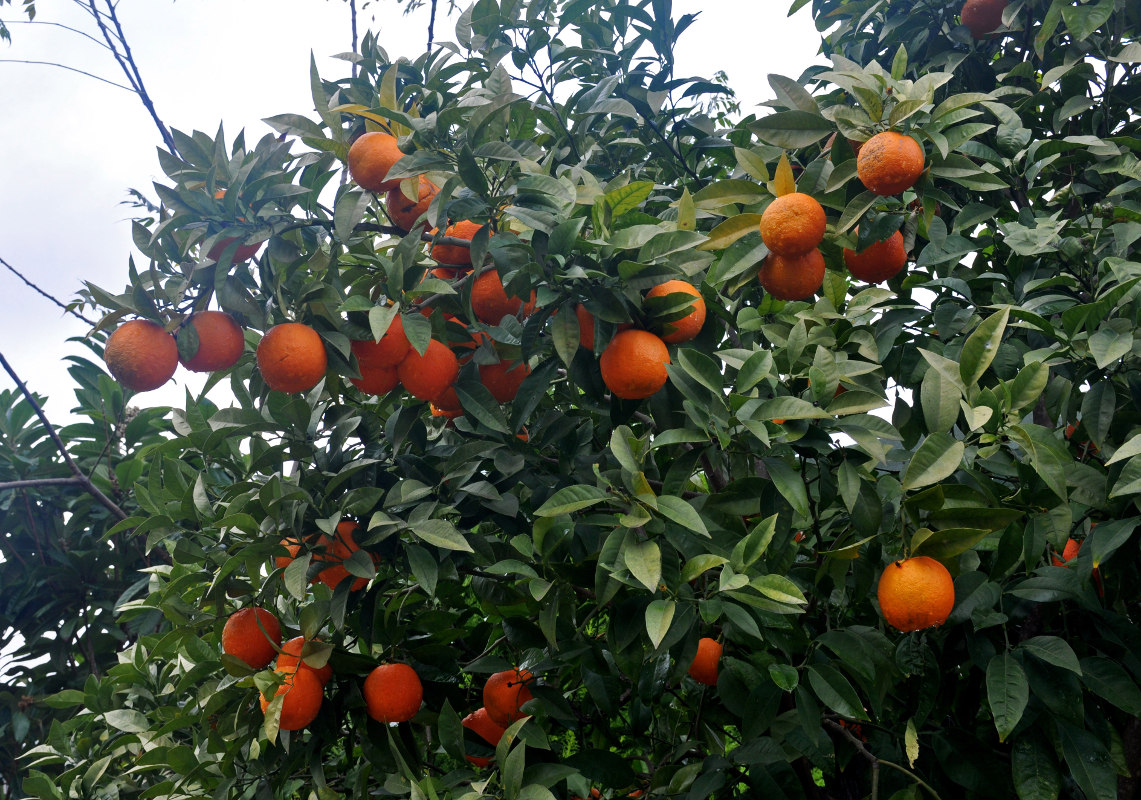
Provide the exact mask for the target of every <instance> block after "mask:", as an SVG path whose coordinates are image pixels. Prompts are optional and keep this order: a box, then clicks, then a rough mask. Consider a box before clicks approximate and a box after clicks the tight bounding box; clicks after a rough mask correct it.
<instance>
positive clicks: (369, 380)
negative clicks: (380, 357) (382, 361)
mask: <svg viewBox="0 0 1141 800" xmlns="http://www.w3.org/2000/svg"><path fill="white" fill-rule="evenodd" d="M349 382H350V383H351V384H352V385H353V386H355V387H357V388H358V389H360V390H361V391H362V392H364V393H365V394H374V395H376V396H377V397H382V396H384V395H386V394H388V393H389V392H391V391H392V390H393V389H395V388H396V386H397V384H399V383H400V378H399V377H398V376H397V374H396V367H365V366H362V367H361V376H360V377H359V378H349Z"/></svg>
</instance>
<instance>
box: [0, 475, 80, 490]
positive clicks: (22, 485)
mask: <svg viewBox="0 0 1141 800" xmlns="http://www.w3.org/2000/svg"><path fill="white" fill-rule="evenodd" d="M82 485H83V481H81V480H80V479H79V478H29V479H28V480H25V481H0V492H2V491H5V490H8V489H33V488H35V487H37V486H82Z"/></svg>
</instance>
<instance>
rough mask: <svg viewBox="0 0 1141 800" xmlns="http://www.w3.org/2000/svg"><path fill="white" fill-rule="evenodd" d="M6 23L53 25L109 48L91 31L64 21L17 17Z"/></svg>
mask: <svg viewBox="0 0 1141 800" xmlns="http://www.w3.org/2000/svg"><path fill="white" fill-rule="evenodd" d="M4 24H5V25H51V26H52V27H55V28H63V29H64V30H65V31H71V32H72V33H78V34H79V35H80V36H82V37H83V38H85V39H90V40H91V41H93V42H95V44H97V45H99V46H100V47H102V48H104V49H109V48H108V47H107V45H106V44H104V43H103V42H101V41H99V40H98V39H96V38H95V37H94V36H92V35H91V34H90V33H87V32H85V31H81V30H79V29H78V28H72V27H71V26H70V25H64V24H63V23H62V22H46V21H44V20H39V19H15V20H12V21H11V22H6V23H4Z"/></svg>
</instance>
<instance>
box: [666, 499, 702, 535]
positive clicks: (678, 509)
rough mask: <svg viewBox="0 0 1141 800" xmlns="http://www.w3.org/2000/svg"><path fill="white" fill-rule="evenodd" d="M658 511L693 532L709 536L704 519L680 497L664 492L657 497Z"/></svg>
mask: <svg viewBox="0 0 1141 800" xmlns="http://www.w3.org/2000/svg"><path fill="white" fill-rule="evenodd" d="M657 506H658V513H660V514H661V515H662V516H663V517H665V518H666V519H669V520H672V521H674V522H676V523H677V524H678V525H681V526H683V527H685V528H688V529H689V530H691V531H693V532H694V533H700V534H701V535H702V536H709V529H708V528H706V527H705V521H704V520H702V518H701V515H700V514H698V513H697V511H696V510H695V509H694V507H693V506H691V505H690V504H689V502H688V501H687V500H685V499H683V498H681V497H674V496H673V495H668V494H664V495H662V496H660V497H659V498H658V499H657Z"/></svg>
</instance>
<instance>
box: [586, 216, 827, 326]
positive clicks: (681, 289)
mask: <svg viewBox="0 0 1141 800" xmlns="http://www.w3.org/2000/svg"><path fill="white" fill-rule="evenodd" d="M813 202H815V201H813ZM676 293H680V294H688V295H692V296H693V297H694V298H696V299H695V300H694V301H693V304H692V306H691V308H692V309H693V310H692V311H690V312H689V313H688V314H686V315H685V316H684V317H682V318H681V319H675V320H673V321H672V322H667V323H665V330H666V331H668V333H666V334H665V335H664V336H662V341H663V342H669V343H670V344H680V343H681V342H688V341H689V340H691V339H693V338H695V337H696V336H697V334H699V333H700V332H701V326H702V325H704V324H705V300H704V299H703V298H702V296H701V292H699V291H697V289H696V288H694V287H693V286H692V285H691V284H688V283H686V282H685V281H666V282H665V283H661V284H658V285H657V286H655V287H654V288H653V289H650V291H648V292H646V297H647V298H650V297H665V296H666V295H669V294H676ZM580 325H581V323H580Z"/></svg>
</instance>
